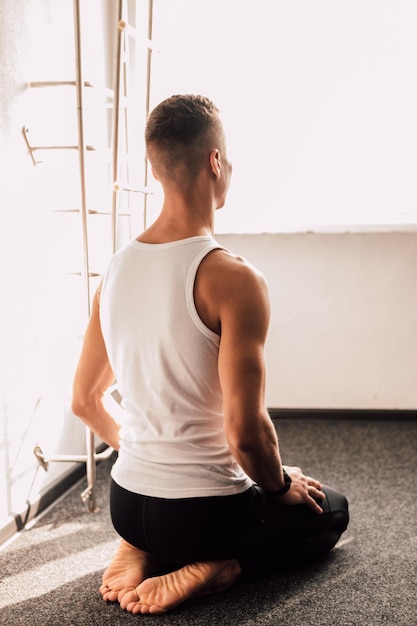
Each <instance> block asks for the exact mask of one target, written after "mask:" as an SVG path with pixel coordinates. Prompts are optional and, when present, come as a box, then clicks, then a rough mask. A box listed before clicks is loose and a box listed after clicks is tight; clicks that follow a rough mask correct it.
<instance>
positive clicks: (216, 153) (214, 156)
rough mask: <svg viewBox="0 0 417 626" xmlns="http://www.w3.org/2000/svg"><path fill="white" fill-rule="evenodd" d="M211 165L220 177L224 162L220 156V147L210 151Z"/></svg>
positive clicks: (214, 172) (217, 176) (215, 173)
mask: <svg viewBox="0 0 417 626" xmlns="http://www.w3.org/2000/svg"><path fill="white" fill-rule="evenodd" d="M210 167H211V171H212V172H213V174H214V175H215V176H216V178H220V173H221V169H222V163H221V158H220V150H219V149H218V148H214V150H212V151H211V152H210Z"/></svg>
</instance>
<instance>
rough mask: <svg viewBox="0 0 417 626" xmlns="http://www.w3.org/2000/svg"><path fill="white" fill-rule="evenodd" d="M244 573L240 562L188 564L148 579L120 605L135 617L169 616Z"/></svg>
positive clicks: (230, 584) (223, 586) (224, 587)
mask: <svg viewBox="0 0 417 626" xmlns="http://www.w3.org/2000/svg"><path fill="white" fill-rule="evenodd" d="M240 571H241V570H240V565H239V563H238V561H236V559H233V560H230V561H207V562H204V563H193V564H192V565H185V566H184V567H182V568H181V569H179V570H177V571H175V572H171V573H169V574H166V575H165V576H156V577H154V578H147V579H146V580H144V581H143V582H142V583H141V584H140V585H138V586H137V587H136V588H135V589H133V590H131V591H128V592H127V593H126V594H124V595H123V598H122V599H121V601H120V606H121V607H122V609H126V610H127V611H129V612H130V613H134V614H137V613H153V614H155V613H165V612H166V611H169V610H170V609H173V608H174V607H176V606H178V604H180V603H181V602H184V601H185V600H188V599H189V598H191V597H196V596H199V595H207V594H209V593H218V592H219V591H224V590H225V589H227V588H228V587H231V586H232V585H233V584H234V583H235V582H236V580H237V579H238V578H239V575H240Z"/></svg>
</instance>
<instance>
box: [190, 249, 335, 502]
mask: <svg viewBox="0 0 417 626" xmlns="http://www.w3.org/2000/svg"><path fill="white" fill-rule="evenodd" d="M195 296H196V306H197V309H198V310H199V312H200V314H201V313H202V314H203V321H206V323H207V322H208V325H209V326H211V327H212V329H215V328H216V322H215V320H216V316H217V319H218V330H219V331H220V336H221V337H220V351H219V376H220V383H221V387H222V393H223V408H224V429H225V434H226V437H227V440H228V443H229V446H230V450H231V452H232V454H233V455H234V457H235V458H236V460H237V462H238V463H239V465H240V466H241V467H242V468H243V470H244V471H245V472H246V474H247V475H248V476H250V478H252V480H253V481H254V482H255V483H257V484H258V485H259V486H261V487H262V488H263V489H265V490H266V491H268V492H274V491H278V490H279V489H281V488H282V487H284V478H283V467H282V463H281V457H280V452H279V445H278V438H277V435H276V431H275V428H274V426H273V423H272V421H271V419H270V417H269V414H268V412H267V410H266V406H265V377H266V376H265V359H264V345H265V340H266V335H267V331H268V326H269V317H270V307H269V295H268V290H267V286H266V283H265V280H264V278H263V276H262V275H261V274H260V273H259V272H257V271H256V270H255V269H254V268H253V267H252V266H250V265H249V264H247V263H246V262H245V261H244V260H243V259H240V258H238V257H234V256H232V255H230V254H228V253H227V252H224V251H219V252H215V253H212V254H210V255H209V256H208V257H207V258H206V260H205V261H203V263H202V266H201V268H200V270H199V273H198V275H197V283H196V292H195ZM199 305H200V306H199ZM286 469H287V471H288V472H289V473H290V474H291V478H292V484H291V488H290V490H289V491H288V492H287V493H286V494H285V495H284V496H281V497H280V498H279V501H280V502H282V503H283V504H299V503H305V504H307V505H308V506H310V507H311V508H312V509H313V510H314V511H316V512H317V513H321V508H320V507H319V506H318V504H317V502H316V501H315V500H314V499H313V497H317V498H319V499H320V498H321V497H323V494H322V492H321V491H320V483H319V482H318V481H316V480H314V479H312V478H308V477H306V476H304V474H303V473H302V472H301V471H300V470H299V469H298V468H286Z"/></svg>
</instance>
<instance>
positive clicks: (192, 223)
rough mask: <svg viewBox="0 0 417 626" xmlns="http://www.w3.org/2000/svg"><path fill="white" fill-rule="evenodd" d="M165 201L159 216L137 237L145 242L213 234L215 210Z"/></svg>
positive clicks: (165, 241) (177, 239)
mask: <svg viewBox="0 0 417 626" xmlns="http://www.w3.org/2000/svg"><path fill="white" fill-rule="evenodd" d="M199 208H200V207H196V208H195V209H194V208H190V207H189V206H188V205H181V203H178V204H177V205H170V204H167V203H165V204H164V206H163V208H162V211H161V213H160V215H159V217H158V218H157V219H156V221H155V222H154V223H153V224H152V225H151V226H149V228H147V229H146V230H145V231H144V232H143V233H141V234H140V235H139V237H138V238H137V239H138V241H142V242H143V243H168V242H170V241H179V240H180V239H188V238H190V237H198V236H212V235H213V226H214V211H213V213H212V212H210V211H209V210H205V211H204V210H201V208H200V210H199Z"/></svg>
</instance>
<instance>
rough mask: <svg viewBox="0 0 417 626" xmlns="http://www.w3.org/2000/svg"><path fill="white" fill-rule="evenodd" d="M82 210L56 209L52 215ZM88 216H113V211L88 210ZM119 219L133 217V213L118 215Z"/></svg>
mask: <svg viewBox="0 0 417 626" xmlns="http://www.w3.org/2000/svg"><path fill="white" fill-rule="evenodd" d="M80 212H81V209H54V210H53V211H52V213H80ZM87 213H88V215H111V211H94V210H93V209H88V211H87ZM117 215H118V216H119V217H131V213H117Z"/></svg>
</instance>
